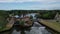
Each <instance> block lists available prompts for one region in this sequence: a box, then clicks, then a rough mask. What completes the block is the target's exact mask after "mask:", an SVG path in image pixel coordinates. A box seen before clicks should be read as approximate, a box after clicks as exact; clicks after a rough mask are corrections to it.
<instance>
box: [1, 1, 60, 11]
mask: <svg viewBox="0 0 60 34" xmlns="http://www.w3.org/2000/svg"><path fill="white" fill-rule="evenodd" d="M56 9H59V10H60V0H0V10H56Z"/></svg>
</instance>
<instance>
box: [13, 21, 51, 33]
mask: <svg viewBox="0 0 60 34" xmlns="http://www.w3.org/2000/svg"><path fill="white" fill-rule="evenodd" d="M36 25H38V27H37V26H36ZM17 28H18V27H17ZM17 28H15V29H14V31H13V33H12V34H51V33H50V32H48V31H47V30H46V29H45V27H44V26H42V25H40V24H38V23H37V22H34V25H33V26H32V27H31V29H30V30H29V29H28V30H24V29H23V30H20V29H18V30H17V31H16V29H17Z"/></svg>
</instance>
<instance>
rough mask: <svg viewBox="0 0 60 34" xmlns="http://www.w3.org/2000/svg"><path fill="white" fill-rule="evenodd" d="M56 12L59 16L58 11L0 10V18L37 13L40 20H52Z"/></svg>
mask: <svg viewBox="0 0 60 34" xmlns="http://www.w3.org/2000/svg"><path fill="white" fill-rule="evenodd" d="M57 12H58V13H59V14H60V10H0V16H4V17H6V16H8V15H9V14H14V15H16V14H18V15H20V14H24V15H25V14H28V13H39V14H40V15H39V17H40V18H49V19H50V18H54V17H55V15H56V14H57Z"/></svg>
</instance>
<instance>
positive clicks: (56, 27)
mask: <svg viewBox="0 0 60 34" xmlns="http://www.w3.org/2000/svg"><path fill="white" fill-rule="evenodd" d="M41 23H42V24H44V25H46V26H48V27H50V28H52V29H54V30H56V31H58V32H60V23H58V22H49V21H44V20H42V21H41Z"/></svg>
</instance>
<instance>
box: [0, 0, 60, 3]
mask: <svg viewBox="0 0 60 34" xmlns="http://www.w3.org/2000/svg"><path fill="white" fill-rule="evenodd" d="M59 1H60V0H0V2H43V3H47V2H59Z"/></svg>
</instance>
